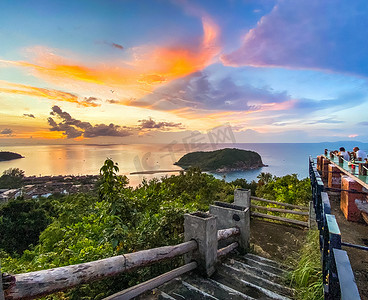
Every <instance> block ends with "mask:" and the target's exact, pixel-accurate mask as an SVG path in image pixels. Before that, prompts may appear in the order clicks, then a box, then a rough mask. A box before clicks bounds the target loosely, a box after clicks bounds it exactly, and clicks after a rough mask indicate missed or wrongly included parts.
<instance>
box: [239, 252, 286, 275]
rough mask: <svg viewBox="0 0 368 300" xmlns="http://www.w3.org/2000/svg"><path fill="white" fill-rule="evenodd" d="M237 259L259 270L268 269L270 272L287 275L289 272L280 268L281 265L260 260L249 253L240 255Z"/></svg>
mask: <svg viewBox="0 0 368 300" xmlns="http://www.w3.org/2000/svg"><path fill="white" fill-rule="evenodd" d="M236 260H238V261H240V262H243V263H245V264H247V265H249V266H252V267H255V268H257V269H259V270H262V271H266V272H269V273H273V274H274V275H278V276H281V277H282V276H285V275H286V274H287V271H286V270H284V269H282V268H280V266H274V265H272V264H269V263H268V262H267V261H263V262H260V261H258V260H256V259H254V258H253V257H250V256H248V255H245V256H238V257H236Z"/></svg>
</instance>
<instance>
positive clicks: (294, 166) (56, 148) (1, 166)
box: [0, 142, 368, 186]
mask: <svg viewBox="0 0 368 300" xmlns="http://www.w3.org/2000/svg"><path fill="white" fill-rule="evenodd" d="M356 145H357V146H359V147H360V149H363V150H365V151H366V152H367V153H368V143H355V142H341V143H305V144H291V143H287V144H285V143H280V144H256V143H242V144H217V145H210V144H201V146H202V147H201V148H199V146H200V145H194V144H193V145H189V144H187V145H184V144H183V145H180V144H176V145H172V144H168V145H161V144H150V145H138V144H137V145H32V146H3V147H1V149H0V150H2V151H12V152H16V153H19V154H21V155H23V156H25V158H22V159H17V160H13V161H6V162H0V172H1V173H2V172H3V171H4V170H6V169H8V168H20V169H22V170H24V171H25V173H26V175H27V176H31V175H37V176H39V175H70V174H74V175H77V174H98V173H99V169H100V168H101V166H102V165H103V162H104V160H105V159H106V158H107V157H109V158H112V159H113V160H114V161H115V162H117V163H118V164H119V167H120V174H125V175H127V176H128V177H129V179H130V184H131V185H133V186H135V185H137V184H139V183H140V182H141V181H142V179H143V177H145V178H147V179H150V178H153V177H161V176H163V175H166V174H175V173H167V172H166V173H165V172H163V173H156V174H144V175H129V174H130V173H131V172H142V171H152V170H180V169H181V168H180V167H177V166H175V165H173V163H174V162H175V161H178V160H179V159H180V157H182V156H183V155H184V154H185V153H188V152H192V151H198V150H205V151H206V150H214V149H221V148H226V147H227V148H239V149H245V150H253V151H256V152H258V153H259V154H260V155H261V157H262V160H263V163H264V164H266V165H268V167H263V168H260V169H257V170H249V171H242V172H231V173H226V174H214V175H215V176H216V177H217V178H222V177H223V176H224V175H225V179H226V180H227V181H232V180H234V179H236V178H245V179H246V180H248V181H251V180H253V179H256V178H257V176H258V175H259V174H260V173H261V172H269V173H271V174H273V175H276V176H283V175H287V174H292V173H295V174H298V177H299V178H304V177H307V176H308V157H309V155H311V156H312V157H316V156H317V155H320V154H323V152H324V149H325V148H328V149H330V150H334V149H338V148H339V147H341V146H344V147H345V148H346V149H347V150H351V149H352V148H353V147H354V146H356Z"/></svg>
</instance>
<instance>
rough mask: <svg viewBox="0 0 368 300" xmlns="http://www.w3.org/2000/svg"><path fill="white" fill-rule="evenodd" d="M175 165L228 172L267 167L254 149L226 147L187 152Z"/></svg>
mask: <svg viewBox="0 0 368 300" xmlns="http://www.w3.org/2000/svg"><path fill="white" fill-rule="evenodd" d="M174 165H177V166H179V167H182V168H183V169H188V168H189V167H199V168H201V170H202V171H208V172H217V173H227V172H234V171H243V170H251V169H257V168H260V167H266V165H264V164H263V162H262V158H261V156H260V155H259V154H258V153H257V152H254V151H249V150H241V149H236V148H231V149H230V148H225V149H220V150H215V151H208V152H205V151H198V152H191V153H187V154H185V155H184V156H183V157H182V158H180V159H179V161H177V162H176V163H175V164H174Z"/></svg>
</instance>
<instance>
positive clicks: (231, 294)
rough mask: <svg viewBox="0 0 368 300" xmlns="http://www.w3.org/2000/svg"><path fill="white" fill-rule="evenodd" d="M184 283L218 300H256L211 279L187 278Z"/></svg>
mask: <svg viewBox="0 0 368 300" xmlns="http://www.w3.org/2000/svg"><path fill="white" fill-rule="evenodd" d="M184 281H185V282H186V283H188V284H191V285H193V286H195V287H197V288H198V289H201V290H202V291H204V292H206V293H208V294H210V295H213V296H214V297H216V298H218V299H226V300H244V299H245V300H255V298H253V297H250V296H248V295H245V294H243V293H241V292H239V291H236V290H234V289H232V288H230V287H228V286H226V285H223V284H221V283H219V282H217V281H215V280H213V279H211V278H207V279H205V278H193V277H192V278H189V277H187V278H185V279H184Z"/></svg>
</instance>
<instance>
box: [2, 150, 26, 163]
mask: <svg viewBox="0 0 368 300" xmlns="http://www.w3.org/2000/svg"><path fill="white" fill-rule="evenodd" d="M22 157H23V156H22V155H20V154H18V153H14V152H9V151H1V152H0V161H4V160H12V159H17V158H22Z"/></svg>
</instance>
